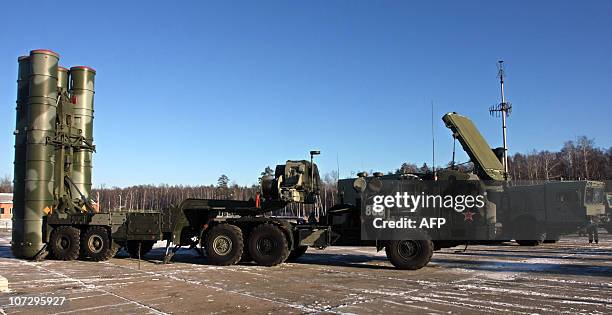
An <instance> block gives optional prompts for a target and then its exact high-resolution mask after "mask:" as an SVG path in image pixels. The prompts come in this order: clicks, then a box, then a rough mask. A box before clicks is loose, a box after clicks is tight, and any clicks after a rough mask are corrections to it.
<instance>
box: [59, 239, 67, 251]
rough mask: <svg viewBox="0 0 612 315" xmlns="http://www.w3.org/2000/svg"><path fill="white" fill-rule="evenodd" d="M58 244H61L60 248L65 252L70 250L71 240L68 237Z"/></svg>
mask: <svg viewBox="0 0 612 315" xmlns="http://www.w3.org/2000/svg"><path fill="white" fill-rule="evenodd" d="M58 243H59V244H58V245H59V246H58V247H59V248H61V249H64V250H65V249H68V248H69V247H70V239H69V238H68V237H66V236H63V237H61V238H60V240H59V242H58Z"/></svg>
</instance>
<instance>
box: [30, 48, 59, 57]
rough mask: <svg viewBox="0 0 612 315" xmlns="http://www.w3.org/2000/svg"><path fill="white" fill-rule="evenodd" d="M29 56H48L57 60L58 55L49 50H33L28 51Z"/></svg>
mask: <svg viewBox="0 0 612 315" xmlns="http://www.w3.org/2000/svg"><path fill="white" fill-rule="evenodd" d="M31 54H49V55H53V56H55V57H58V58H59V54H58V53H56V52H54V51H53V50H50V49H34V50H31V51H30V55H31Z"/></svg>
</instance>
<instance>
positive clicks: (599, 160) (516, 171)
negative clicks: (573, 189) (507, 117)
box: [508, 136, 612, 180]
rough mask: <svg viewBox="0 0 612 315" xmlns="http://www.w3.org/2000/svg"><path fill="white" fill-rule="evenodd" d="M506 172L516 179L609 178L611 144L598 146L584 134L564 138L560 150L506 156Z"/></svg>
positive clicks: (611, 159) (611, 168)
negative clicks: (574, 138) (608, 146)
mask: <svg viewBox="0 0 612 315" xmlns="http://www.w3.org/2000/svg"><path fill="white" fill-rule="evenodd" d="M508 167H509V171H510V175H511V176H512V178H513V179H517V180H553V179H592V180H609V179H612V147H610V148H608V149H603V148H598V147H596V146H595V141H594V140H593V139H589V138H587V137H585V136H581V137H578V138H577V139H576V140H575V141H567V142H565V144H564V145H563V147H562V148H561V150H560V151H557V152H550V151H536V150H534V151H531V152H529V153H527V154H521V153H516V154H514V155H512V156H510V157H509V160H508Z"/></svg>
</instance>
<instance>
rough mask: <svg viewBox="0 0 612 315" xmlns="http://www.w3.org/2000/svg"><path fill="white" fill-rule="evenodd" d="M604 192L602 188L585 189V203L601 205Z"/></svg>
mask: <svg viewBox="0 0 612 315" xmlns="http://www.w3.org/2000/svg"><path fill="white" fill-rule="evenodd" d="M603 197H604V191H603V188H592V187H587V189H586V196H585V200H584V201H585V202H586V203H590V204H600V203H603V201H604V199H603Z"/></svg>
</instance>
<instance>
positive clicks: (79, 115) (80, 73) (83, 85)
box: [70, 66, 96, 198]
mask: <svg viewBox="0 0 612 315" xmlns="http://www.w3.org/2000/svg"><path fill="white" fill-rule="evenodd" d="M95 76H96V70H94V69H92V68H90V67H84V66H77V67H72V68H70V95H71V97H72V99H73V100H74V101H76V103H75V104H74V107H73V109H74V118H73V127H75V128H76V129H77V130H81V134H80V135H81V136H83V139H84V140H85V142H86V143H88V144H90V145H93V119H94V115H93V114H94V109H93V103H94V78H95ZM92 153H93V150H92V149H91V148H81V149H76V150H75V151H74V157H73V162H72V172H71V176H70V177H71V178H72V181H73V183H74V185H75V186H76V187H77V188H78V189H79V190H80V191H81V193H82V194H83V195H84V196H85V197H87V198H89V196H90V194H91V169H92ZM73 196H75V197H76V196H78V192H74V191H73Z"/></svg>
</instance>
